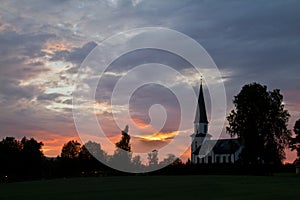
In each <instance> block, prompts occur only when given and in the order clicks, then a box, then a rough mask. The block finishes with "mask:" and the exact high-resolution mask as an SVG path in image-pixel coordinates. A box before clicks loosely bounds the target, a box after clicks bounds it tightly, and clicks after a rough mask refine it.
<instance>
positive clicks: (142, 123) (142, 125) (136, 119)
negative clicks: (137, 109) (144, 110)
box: [131, 117, 149, 129]
mask: <svg viewBox="0 0 300 200" xmlns="http://www.w3.org/2000/svg"><path fill="white" fill-rule="evenodd" d="M131 119H132V120H133V121H134V123H136V125H137V126H138V127H139V128H142V129H144V128H147V127H148V126H149V124H148V123H145V122H144V121H143V120H141V119H139V118H134V117H132V118H131Z"/></svg>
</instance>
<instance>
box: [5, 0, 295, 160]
mask: <svg viewBox="0 0 300 200" xmlns="http://www.w3.org/2000/svg"><path fill="white" fill-rule="evenodd" d="M299 9H300V3H299V1H297V0H294V1H293V0H287V1H283V0H281V1H279V0H273V1H258V0H253V1H235V0H228V1H214V0H209V1H208V0H199V1H179V0H178V1H176V0H166V1H156V0H150V1H145V0H132V1H128V0H123V1H121V0H103V1H94V0H90V1H85V0H80V1H79V0H74V1H69V0H53V1H46V0H27V1H22V3H20V1H14V0H9V1H8V0H7V1H2V2H1V5H0V52H1V54H0V111H1V115H0V127H1V129H0V138H4V137H7V136H14V137H16V138H22V137H23V136H26V137H34V138H35V139H37V140H39V141H43V143H44V147H43V151H44V153H45V155H46V156H50V157H55V156H57V155H59V154H60V150H61V147H62V145H63V144H64V143H66V142H67V141H69V140H72V139H74V140H80V138H79V136H78V133H77V131H76V128H75V124H74V119H73V112H72V111H73V110H72V109H73V106H72V94H73V93H74V91H75V90H76V83H77V81H78V76H77V73H78V70H79V66H80V65H81V64H82V62H83V61H84V59H85V58H86V57H87V56H88V55H89V54H90V53H91V52H92V50H93V49H94V48H95V47H96V46H97V44H99V43H101V42H102V41H104V40H106V39H107V38H109V37H110V36H112V35H114V34H118V33H120V32H123V31H127V30H130V29H133V28H143V27H164V28H169V29H173V30H175V31H178V32H181V33H183V34H185V35H187V36H189V37H190V38H192V39H194V40H196V41H197V42H198V43H200V44H201V45H202V46H203V47H204V49H205V50H206V51H207V52H208V54H209V55H210V56H211V58H212V59H213V60H214V62H215V63H216V65H217V67H218V69H219V71H220V73H221V78H220V79H218V80H216V81H221V82H222V83H224V87H225V92H226V100H227V104H226V108H225V109H226V114H227V115H228V114H229V112H230V110H232V109H233V108H234V107H233V104H232V100H233V98H234V96H235V95H237V94H238V92H239V91H240V90H241V88H242V86H243V85H245V84H248V83H251V82H258V83H261V84H263V85H266V86H267V87H268V89H269V90H273V89H277V88H278V89H280V91H281V93H282V94H283V96H284V105H285V108H286V109H287V110H288V111H289V113H290V114H291V118H290V120H289V128H290V129H292V128H293V126H294V124H295V121H296V120H297V119H299V118H300V85H299V82H300V78H299V72H300V67H299V65H300V59H299V58H300V38H299V35H300V24H299V21H300V15H299V14H298V11H299ZM164 39H165V40H167V39H166V38H164ZM158 40H159V38H158ZM156 42H157V41H156ZM164 42H165V41H164ZM169 42H170V43H172V42H174V41H169ZM153 62H157V63H161V64H164V65H168V66H172V68H174V69H175V70H177V71H178V72H180V73H182V74H184V75H185V77H186V78H187V79H180V77H168V76H167V75H166V74H159V73H158V74H156V76H157V78H158V79H160V80H164V81H166V82H167V81H170V80H171V81H172V80H173V82H176V87H178V88H180V89H181V91H184V89H185V87H186V86H187V84H189V85H191V86H193V87H194V88H195V91H197V89H198V86H199V82H200V78H199V74H197V73H195V72H194V71H193V69H192V66H190V64H189V63H187V62H186V61H185V60H184V59H182V58H178V56H176V55H173V54H171V53H168V52H163V51H159V50H153V49H144V50H140V51H134V52H130V53H128V54H126V55H122V56H120V57H119V58H118V59H116V60H114V62H113V63H111V65H110V66H109V68H108V69H107V71H106V73H105V74H104V75H103V77H102V79H101V80H102V85H101V87H100V86H99V88H97V91H96V95H95V97H96V100H95V102H94V103H87V102H86V104H84V103H83V104H82V107H83V108H84V110H85V114H87V113H88V114H90V113H95V114H96V116H97V119H98V121H99V124H100V125H101V128H102V129H103V131H104V132H105V135H106V136H107V138H109V140H110V141H111V142H112V143H114V142H116V141H118V140H119V138H120V133H121V130H123V129H124V125H125V124H127V123H128V124H130V122H128V121H127V120H129V119H125V118H122V117H120V116H121V115H119V118H118V117H117V119H114V118H113V114H114V113H113V111H112V110H115V111H118V112H127V111H128V110H129V111H130V116H131V120H133V121H134V122H135V123H136V125H135V126H134V127H132V126H129V134H131V136H132V147H133V149H134V150H135V151H137V152H148V151H151V150H153V148H156V149H159V148H160V147H163V146H165V145H167V144H169V143H170V142H171V141H172V139H173V138H174V137H175V136H176V135H177V134H178V132H177V131H176V130H177V128H178V124H179V122H180V115H181V113H180V112H179V111H178V110H180V109H178V107H179V103H178V101H177V100H176V96H174V93H172V92H170V91H169V90H168V88H166V87H163V86H161V85H159V84H148V85H145V86H142V87H140V88H138V89H137V90H136V91H135V92H134V93H133V94H132V96H131V98H130V102H129V105H125V104H124V102H122V101H119V102H118V101H117V102H116V104H115V105H114V106H113V108H112V107H111V106H110V99H111V95H112V91H113V89H114V86H115V84H116V82H117V81H118V80H119V79H120V78H122V76H124V75H126V73H127V72H128V71H130V70H131V69H132V68H133V67H135V66H138V65H142V64H145V63H153ZM150 67H151V66H150ZM153 68H154V66H153ZM207 73H209V72H207ZM148 75H149V74H145V73H143V74H139V76H138V79H141V80H142V79H146V78H147V76H148ZM85 78H86V77H85ZM88 78H89V79H87V80H86V81H87V84H88V81H91V80H92V79H93V78H96V74H95V77H94V76H91V77H88ZM203 79H204V83H205V76H204V77H203ZM130 80H132V79H130ZM127 84H128V85H127ZM127 84H125V86H126V87H127V86H128V87H129V85H130V83H127ZM204 93H205V96H206V97H205V98H206V103H207V107H208V116H209V118H210V113H209V111H210V110H211V109H210V107H211V106H213V105H211V104H210V102H211V99H209V91H208V90H207V88H206V87H205V91H204ZM119 95H120V96H118V98H117V99H118V100H122V99H123V98H125V96H126V95H127V94H124V93H123V94H122V93H120V94H119ZM122 95H123V96H122ZM127 106H128V107H127ZM191 106H193V105H191ZM162 107H163V108H164V109H162ZM75 109H76V108H75ZM148 112H150V114H149V113H148ZM152 115H153V116H156V117H162V118H161V119H160V118H159V119H152V118H151V116H152ZM194 116H195V113H193V112H191V115H190V117H188V118H185V119H183V120H185V121H184V122H183V123H184V131H182V132H181V133H180V137H188V138H189V137H190V135H191V134H192V132H193V118H194ZM164 117H165V118H166V119H165V121H166V122H165V124H163V125H162V126H161V129H159V130H158V128H157V127H151V125H149V123H150V122H151V124H152V121H155V120H156V121H157V123H159V122H160V120H163V118H164ZM115 120H117V121H119V122H120V121H121V124H122V126H120V127H118V124H117V122H116V121H115ZM215 120H219V119H215ZM82 124H83V126H84V127H85V128H88V127H89V126H90V124H89V122H88V121H84V122H82ZM160 125H161V124H160ZM225 126H226V122H225V124H224V127H223V131H222V132H221V133H220V134H221V138H228V135H227V134H226V133H225ZM215 131H216V128H215V127H211V126H210V127H209V132H210V133H214V132H215ZM87 132H88V131H87ZM85 134H87V133H85ZM89 138H94V139H95V140H97V141H99V142H100V144H101V146H102V147H103V148H107V149H108V151H110V150H111V151H113V149H112V148H111V147H109V145H108V146H107V147H106V143H105V142H103V141H102V140H101V137H100V136H99V135H97V133H94V134H91V135H89ZM177 150H178V151H181V152H184V151H185V150H187V149H185V147H183V146H177V147H176V149H174V151H177ZM188 155H189V152H188V151H187V152H186V153H185V154H184V156H183V157H184V158H186V157H188ZM294 159H295V153H291V152H289V151H287V160H286V161H287V162H292V161H293V160H294Z"/></svg>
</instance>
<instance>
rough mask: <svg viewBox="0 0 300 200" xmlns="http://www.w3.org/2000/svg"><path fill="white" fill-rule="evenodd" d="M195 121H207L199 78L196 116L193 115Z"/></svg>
mask: <svg viewBox="0 0 300 200" xmlns="http://www.w3.org/2000/svg"><path fill="white" fill-rule="evenodd" d="M195 123H208V120H207V115H206V108H205V101H204V95H203V87H202V80H201V84H200V90H199V97H198V105H197V111H196V116H195Z"/></svg>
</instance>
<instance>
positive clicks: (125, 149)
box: [110, 125, 132, 169]
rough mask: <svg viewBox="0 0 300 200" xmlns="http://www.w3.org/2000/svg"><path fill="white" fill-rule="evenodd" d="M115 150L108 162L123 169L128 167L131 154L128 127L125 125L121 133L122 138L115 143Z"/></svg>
mask: <svg viewBox="0 0 300 200" xmlns="http://www.w3.org/2000/svg"><path fill="white" fill-rule="evenodd" d="M116 148H117V149H116V150H115V152H114V155H113V156H112V158H111V160H110V162H112V163H113V164H114V165H119V166H120V167H122V168H124V169H125V168H128V167H130V164H131V156H132V153H131V145H130V135H129V134H128V125H126V127H125V129H124V130H123V131H122V138H121V140H120V141H119V142H117V143H116Z"/></svg>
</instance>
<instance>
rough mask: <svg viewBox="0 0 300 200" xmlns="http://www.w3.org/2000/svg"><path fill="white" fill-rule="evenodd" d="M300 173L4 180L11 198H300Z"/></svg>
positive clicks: (1, 193) (0, 189) (1, 192)
mask: <svg viewBox="0 0 300 200" xmlns="http://www.w3.org/2000/svg"><path fill="white" fill-rule="evenodd" d="M299 197H300V177H299V176H295V175H288V176H286V175H276V176H269V177H260V176H122V177H97V178H73V179H58V180H45V181H32V182H18V183H6V184H0V200H4V199H9V200H14V199H22V200H24V199H26V200H27V199H29V200H30V199H52V200H55V199H72V200H76V199H252V200H253V199H254V200H257V199H299Z"/></svg>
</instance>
